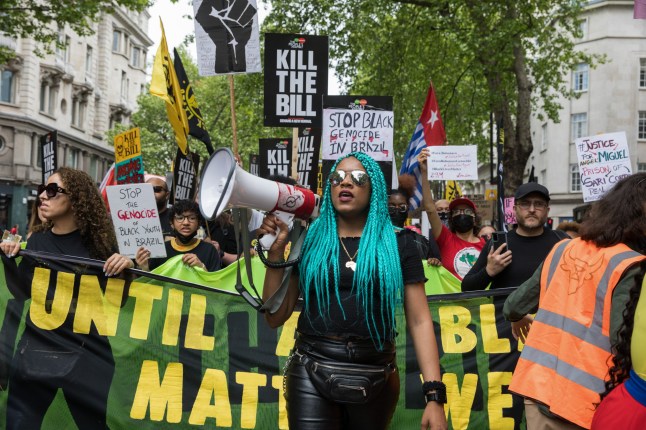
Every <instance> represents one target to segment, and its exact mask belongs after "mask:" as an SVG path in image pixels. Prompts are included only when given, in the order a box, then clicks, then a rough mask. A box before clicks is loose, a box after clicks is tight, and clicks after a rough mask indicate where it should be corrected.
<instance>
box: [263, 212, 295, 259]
mask: <svg viewBox="0 0 646 430" xmlns="http://www.w3.org/2000/svg"><path fill="white" fill-rule="evenodd" d="M272 214H274V215H276V217H278V219H280V220H281V221H282V222H284V223H285V224H287V225H288V226H289V229H290V230H291V228H292V221H293V220H294V214H291V213H289V212H283V211H274V212H272ZM279 233H280V229H279V228H277V229H276V234H265V235H263V236H262V237H261V238H260V239H259V242H260V244H261V245H262V249H264V250H266V251H267V250H269V248H271V245H273V244H274V242H275V241H276V238H277V237H278V234H279Z"/></svg>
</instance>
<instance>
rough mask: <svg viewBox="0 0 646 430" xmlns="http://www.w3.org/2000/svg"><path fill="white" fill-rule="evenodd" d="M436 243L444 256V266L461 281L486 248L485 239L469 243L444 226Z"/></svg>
mask: <svg viewBox="0 0 646 430" xmlns="http://www.w3.org/2000/svg"><path fill="white" fill-rule="evenodd" d="M436 242H437V245H438V247H439V248H440V254H441V255H442V266H444V268H445V269H446V270H448V271H449V272H451V273H453V275H455V277H456V278H458V279H459V280H462V278H464V275H466V274H467V273H469V269H471V266H473V265H474V264H475V262H476V260H477V259H478V256H479V255H480V251H482V248H483V247H484V246H485V240H484V239H482V238H480V242H475V243H472V242H467V241H466V240H462V239H460V238H459V237H458V235H457V234H455V233H453V232H451V230H449V229H448V228H447V227H446V226H444V225H443V226H442V231H441V232H440V236H439V237H438V238H437V240H436Z"/></svg>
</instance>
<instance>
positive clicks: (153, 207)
mask: <svg viewBox="0 0 646 430" xmlns="http://www.w3.org/2000/svg"><path fill="white" fill-rule="evenodd" d="M107 194H108V202H109V203H110V214H111V215H112V223H113V224H114V232H115V233H116V235H117V242H118V243H119V253H120V254H123V255H126V256H128V257H134V256H135V254H136V253H137V249H139V247H140V246H143V247H145V248H147V249H148V250H149V251H150V255H151V257H166V247H165V246H164V236H163V235H162V228H161V224H160V222H159V213H158V212H157V203H156V202H155V193H154V192H153V186H152V185H151V184H145V183H144V184H124V185H112V186H109V187H107Z"/></svg>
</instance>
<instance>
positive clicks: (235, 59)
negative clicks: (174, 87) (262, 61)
mask: <svg viewBox="0 0 646 430" xmlns="http://www.w3.org/2000/svg"><path fill="white" fill-rule="evenodd" d="M256 12H257V11H256V8H255V7H253V6H252V5H251V3H249V0H204V1H202V4H201V5H200V7H199V9H198V10H197V14H196V15H195V19H196V20H197V22H199V23H200V25H201V26H202V28H204V31H206V33H207V34H208V35H209V37H210V38H211V40H212V41H213V43H215V72H216V73H229V72H244V71H246V70H247V59H246V55H245V46H246V45H247V42H249V38H250V37H251V27H252V25H253V18H254V16H255V15H256Z"/></svg>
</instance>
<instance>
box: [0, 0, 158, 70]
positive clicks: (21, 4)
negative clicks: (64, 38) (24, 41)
mask: <svg viewBox="0 0 646 430" xmlns="http://www.w3.org/2000/svg"><path fill="white" fill-rule="evenodd" d="M150 3H151V1H149V0H75V1H54V2H43V1H40V0H2V4H1V5H0V29H2V30H1V32H2V33H4V34H5V35H7V36H9V37H20V38H31V39H34V40H35V41H36V42H38V44H39V45H40V47H41V48H42V49H43V50H44V51H46V52H50V51H51V49H52V46H54V44H55V43H56V42H57V38H58V29H59V28H62V27H65V26H66V25H67V26H69V28H70V29H72V30H73V31H75V32H76V33H77V34H78V35H80V36H85V35H89V34H92V33H93V32H94V24H95V23H96V22H97V21H99V20H100V19H101V16H102V14H103V13H111V12H112V10H113V9H114V8H115V7H121V6H123V7H125V8H127V9H130V10H135V11H138V12H140V11H142V10H144V9H145V8H146V7H148V6H149V5H150ZM13 55H14V53H13V52H12V51H11V50H9V49H8V48H7V47H0V64H3V63H4V62H6V61H7V60H9V59H10V58H11V57H12V56H13Z"/></svg>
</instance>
